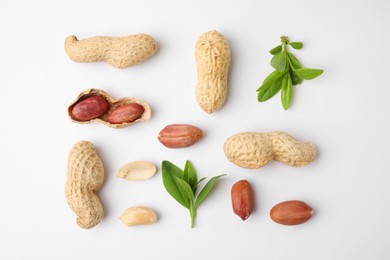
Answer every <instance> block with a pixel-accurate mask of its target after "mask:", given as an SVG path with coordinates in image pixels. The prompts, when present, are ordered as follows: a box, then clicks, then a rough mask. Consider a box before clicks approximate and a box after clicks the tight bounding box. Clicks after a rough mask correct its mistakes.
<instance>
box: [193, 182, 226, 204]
mask: <svg viewBox="0 0 390 260" xmlns="http://www.w3.org/2000/svg"><path fill="white" fill-rule="evenodd" d="M225 175H226V174H222V175H218V176H214V177H213V178H211V179H210V180H209V181H208V182H207V184H206V185H205V186H204V187H203V189H202V190H201V191H200V193H199V195H198V197H197V198H196V201H195V207H196V208H197V207H198V206H199V204H200V203H202V201H203V200H204V199H205V198H206V197H207V195H208V194H209V192H210V191H211V190H212V189H213V187H214V185H215V183H216V182H217V181H218V179H219V178H221V177H222V176H225Z"/></svg>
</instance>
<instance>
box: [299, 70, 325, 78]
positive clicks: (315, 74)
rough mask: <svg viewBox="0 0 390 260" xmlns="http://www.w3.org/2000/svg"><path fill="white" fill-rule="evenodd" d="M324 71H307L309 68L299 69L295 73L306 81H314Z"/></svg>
mask: <svg viewBox="0 0 390 260" xmlns="http://www.w3.org/2000/svg"><path fill="white" fill-rule="evenodd" d="M323 72H324V71H323V70H320V69H309V68H301V69H296V70H295V73H296V74H297V75H298V76H299V77H301V78H303V79H306V80H310V79H314V78H316V77H318V76H319V75H321V74H322V73H323Z"/></svg>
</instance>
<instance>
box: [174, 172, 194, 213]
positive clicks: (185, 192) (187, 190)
mask: <svg viewBox="0 0 390 260" xmlns="http://www.w3.org/2000/svg"><path fill="white" fill-rule="evenodd" d="M173 180H174V181H175V183H176V185H177V186H178V187H179V190H180V192H181V194H182V196H183V197H184V198H185V199H186V200H187V202H188V206H189V205H190V204H191V203H193V201H194V193H193V191H192V189H191V187H190V185H189V184H188V183H187V182H186V181H184V180H183V179H180V178H177V177H173Z"/></svg>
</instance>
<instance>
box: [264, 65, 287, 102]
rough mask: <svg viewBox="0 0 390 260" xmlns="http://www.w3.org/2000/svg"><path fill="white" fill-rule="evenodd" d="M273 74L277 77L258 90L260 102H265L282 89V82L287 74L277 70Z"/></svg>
mask: <svg viewBox="0 0 390 260" xmlns="http://www.w3.org/2000/svg"><path fill="white" fill-rule="evenodd" d="M273 73H275V76H274V77H273V78H272V79H270V80H269V81H268V82H267V84H263V85H262V86H261V87H260V88H259V90H258V95H257V99H258V101H260V102H264V101H266V100H268V99H270V98H271V97H273V96H274V95H275V94H276V93H278V92H279V90H280V88H281V87H282V85H281V82H282V80H283V78H284V75H285V74H286V73H281V72H279V71H277V70H275V71H274V72H273Z"/></svg>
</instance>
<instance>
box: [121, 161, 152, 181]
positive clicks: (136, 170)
mask: <svg viewBox="0 0 390 260" xmlns="http://www.w3.org/2000/svg"><path fill="white" fill-rule="evenodd" d="M156 172H157V168H156V166H154V164H152V163H150V162H143V161H135V162H129V163H126V164H125V165H123V166H122V167H121V168H119V171H118V177H119V178H122V179H125V180H129V181H139V180H146V179H149V178H151V177H152V176H153V175H155V174H156Z"/></svg>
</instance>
